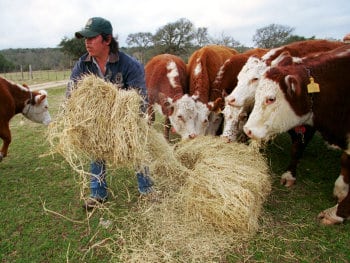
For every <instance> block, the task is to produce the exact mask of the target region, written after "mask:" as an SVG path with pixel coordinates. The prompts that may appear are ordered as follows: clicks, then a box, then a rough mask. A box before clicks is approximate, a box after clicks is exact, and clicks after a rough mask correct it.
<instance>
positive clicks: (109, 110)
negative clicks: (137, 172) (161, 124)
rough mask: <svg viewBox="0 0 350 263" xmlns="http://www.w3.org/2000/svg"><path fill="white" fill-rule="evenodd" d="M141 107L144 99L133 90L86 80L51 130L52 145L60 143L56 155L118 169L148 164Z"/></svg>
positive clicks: (86, 78) (92, 77) (75, 92)
mask: <svg viewBox="0 0 350 263" xmlns="http://www.w3.org/2000/svg"><path fill="white" fill-rule="evenodd" d="M140 105H141V97H140V96H139V94H138V93H137V92H136V91H135V90H134V89H131V90H122V89H118V88H117V87H116V86H115V85H113V84H112V83H107V82H105V81H103V80H102V79H100V78H97V77H94V76H86V77H84V78H83V79H82V80H81V81H79V82H78V84H77V89H75V90H73V92H72V94H71V97H70V99H69V100H67V101H66V103H65V104H64V108H63V109H62V110H61V113H60V114H59V115H58V116H57V118H56V121H55V122H54V123H53V124H52V125H50V126H49V129H51V132H50V131H49V134H51V138H50V139H51V142H52V144H56V143H55V142H54V140H55V139H58V143H57V146H56V151H58V152H59V153H61V154H62V155H63V156H66V157H72V156H69V155H70V154H72V155H74V154H73V152H75V153H79V155H82V156H84V157H89V158H90V159H95V160H98V159H100V160H105V161H107V163H109V164H111V165H115V166H122V167H125V166H139V165H140V164H141V163H143V162H145V161H146V160H147V154H146V152H145V145H146V143H147V133H148V130H149V129H148V125H147V122H146V120H145V118H141V117H140V111H139V108H140ZM55 130H56V131H57V133H56V132H55ZM55 135H57V137H56V136H55ZM68 152H69V153H68ZM74 159H75V158H73V160H72V161H73V162H74ZM68 160H69V161H70V158H68Z"/></svg>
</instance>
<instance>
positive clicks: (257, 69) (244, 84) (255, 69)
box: [226, 57, 267, 107]
mask: <svg viewBox="0 0 350 263" xmlns="http://www.w3.org/2000/svg"><path fill="white" fill-rule="evenodd" d="M266 69H267V66H266V64H265V62H263V61H262V60H260V59H259V58H257V57H250V58H249V59H248V60H247V62H246V64H245V65H244V66H243V67H242V70H241V71H240V72H239V74H238V76H237V80H238V82H237V86H236V87H235V88H234V89H233V91H232V92H231V94H230V95H228V96H227V97H226V103H227V104H230V105H231V106H236V107H243V106H245V105H246V104H254V94H255V90H256V88H257V86H258V83H259V79H260V77H261V76H262V74H263V73H264V72H265V71H266Z"/></svg>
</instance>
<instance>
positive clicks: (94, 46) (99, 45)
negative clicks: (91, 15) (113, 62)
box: [85, 35, 109, 57]
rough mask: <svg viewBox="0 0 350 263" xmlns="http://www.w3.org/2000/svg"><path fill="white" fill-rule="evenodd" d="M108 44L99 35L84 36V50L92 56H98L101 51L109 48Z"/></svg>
mask: <svg viewBox="0 0 350 263" xmlns="http://www.w3.org/2000/svg"><path fill="white" fill-rule="evenodd" d="M108 44H109V43H108V42H106V41H104V40H103V38H102V36H101V35H97V36H95V37H87V38H85V47H86V50H87V52H89V54H90V55H91V56H93V57H98V56H99V54H101V52H103V51H104V50H105V49H106V48H109V46H108Z"/></svg>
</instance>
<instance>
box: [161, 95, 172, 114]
mask: <svg viewBox="0 0 350 263" xmlns="http://www.w3.org/2000/svg"><path fill="white" fill-rule="evenodd" d="M162 105H163V106H164V110H165V111H166V115H167V116H170V115H172V114H173V112H174V104H173V99H172V98H166V100H164V102H163V103H162Z"/></svg>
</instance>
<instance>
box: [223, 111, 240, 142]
mask: <svg viewBox="0 0 350 263" xmlns="http://www.w3.org/2000/svg"><path fill="white" fill-rule="evenodd" d="M242 110H243V107H233V106H231V105H225V108H224V109H223V111H222V113H223V115H224V129H223V132H222V135H221V137H223V138H225V139H226V140H227V142H232V141H237V137H238V135H239V134H240V133H242V132H243V125H244V123H245V122H242V121H240V114H241V112H242Z"/></svg>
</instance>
